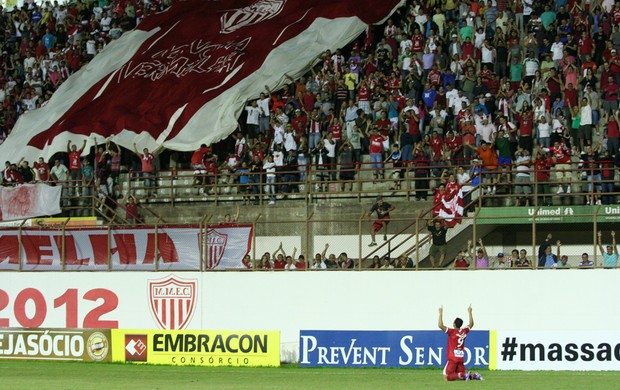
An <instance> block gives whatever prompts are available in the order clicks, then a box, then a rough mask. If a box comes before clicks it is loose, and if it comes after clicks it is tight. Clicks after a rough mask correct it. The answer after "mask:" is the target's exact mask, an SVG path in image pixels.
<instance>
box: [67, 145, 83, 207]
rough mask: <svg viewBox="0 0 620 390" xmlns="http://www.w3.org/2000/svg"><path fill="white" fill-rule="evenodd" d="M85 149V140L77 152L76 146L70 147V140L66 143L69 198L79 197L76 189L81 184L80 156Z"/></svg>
mask: <svg viewBox="0 0 620 390" xmlns="http://www.w3.org/2000/svg"><path fill="white" fill-rule="evenodd" d="M85 147H86V140H84V143H83V144H82V147H81V148H80V149H79V150H78V148H77V145H75V144H73V145H71V140H69V141H67V153H69V175H70V176H69V180H70V181H71V183H70V184H69V196H80V192H81V191H77V192H76V189H77V188H78V187H79V186H81V182H82V164H81V158H80V157H81V156H82V152H83V151H84V148H85Z"/></svg>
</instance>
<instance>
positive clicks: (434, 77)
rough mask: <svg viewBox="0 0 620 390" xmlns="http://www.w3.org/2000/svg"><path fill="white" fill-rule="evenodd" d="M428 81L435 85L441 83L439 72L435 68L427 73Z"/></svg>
mask: <svg viewBox="0 0 620 390" xmlns="http://www.w3.org/2000/svg"><path fill="white" fill-rule="evenodd" d="M428 82H429V83H431V84H432V85H435V86H438V85H439V84H441V72H440V71H438V70H437V69H433V70H431V71H430V72H429V73H428Z"/></svg>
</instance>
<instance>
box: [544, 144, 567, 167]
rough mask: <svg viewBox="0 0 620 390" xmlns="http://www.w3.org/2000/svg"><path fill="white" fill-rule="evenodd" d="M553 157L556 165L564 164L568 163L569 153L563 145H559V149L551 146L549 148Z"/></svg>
mask: <svg viewBox="0 0 620 390" xmlns="http://www.w3.org/2000/svg"><path fill="white" fill-rule="evenodd" d="M549 151H550V152H551V154H553V157H555V162H556V163H557V164H566V163H568V162H570V151H569V150H568V148H566V147H565V146H564V145H560V147H559V148H556V147H555V146H552V147H550V148H549Z"/></svg>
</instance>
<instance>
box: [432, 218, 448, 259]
mask: <svg viewBox="0 0 620 390" xmlns="http://www.w3.org/2000/svg"><path fill="white" fill-rule="evenodd" d="M427 229H428V231H429V232H430V233H431V242H432V245H431V249H430V251H429V257H430V260H431V267H432V268H437V267H441V266H442V264H443V262H444V260H445V259H446V250H447V242H446V234H447V233H448V229H447V228H446V226H445V225H444V224H443V223H442V221H441V220H440V219H438V218H435V219H433V220H429V221H428V226H427Z"/></svg>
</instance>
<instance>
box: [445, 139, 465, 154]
mask: <svg viewBox="0 0 620 390" xmlns="http://www.w3.org/2000/svg"><path fill="white" fill-rule="evenodd" d="M446 145H448V148H450V150H451V151H452V153H455V152H458V151H460V150H461V149H463V137H461V136H460V135H456V136H454V138H452V139H450V138H447V137H446Z"/></svg>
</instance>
